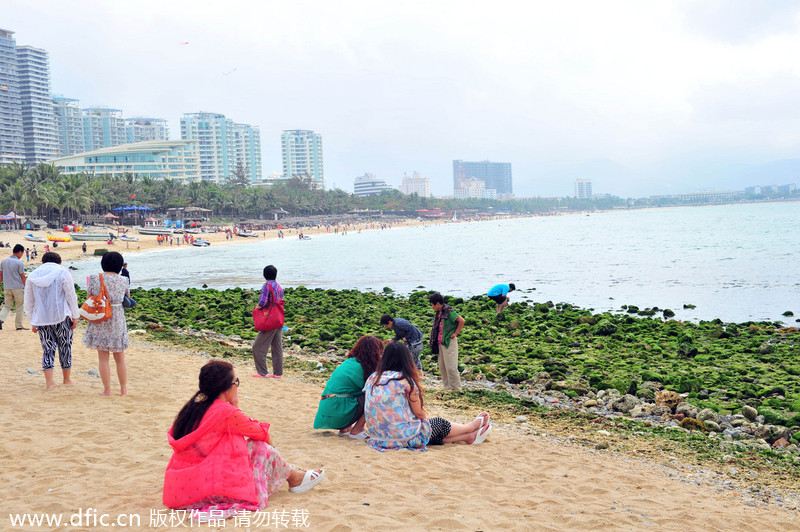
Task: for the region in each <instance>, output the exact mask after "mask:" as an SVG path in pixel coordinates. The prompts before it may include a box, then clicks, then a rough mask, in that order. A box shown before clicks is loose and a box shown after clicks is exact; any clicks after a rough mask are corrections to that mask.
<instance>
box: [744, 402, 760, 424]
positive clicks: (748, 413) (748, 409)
mask: <svg viewBox="0 0 800 532" xmlns="http://www.w3.org/2000/svg"><path fill="white" fill-rule="evenodd" d="M742 414H744V417H746V418H747V419H748V420H750V421H755V420H756V417H757V416H758V410H756V409H755V408H753V407H752V406H747V405H745V406H743V407H742Z"/></svg>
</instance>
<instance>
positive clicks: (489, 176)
mask: <svg viewBox="0 0 800 532" xmlns="http://www.w3.org/2000/svg"><path fill="white" fill-rule="evenodd" d="M471 177H475V178H477V179H480V180H481V181H483V182H484V183H485V184H486V188H487V189H494V190H495V191H497V196H498V197H501V198H502V197H509V196H512V195H513V194H514V188H513V186H512V182H511V163H493V162H491V161H478V162H470V161H462V160H454V161H453V191H456V190H458V189H459V188H463V183H464V182H465V181H466V180H467V179H469V178H471Z"/></svg>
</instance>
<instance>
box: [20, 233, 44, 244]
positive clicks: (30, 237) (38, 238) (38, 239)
mask: <svg viewBox="0 0 800 532" xmlns="http://www.w3.org/2000/svg"><path fill="white" fill-rule="evenodd" d="M24 238H25V240H29V241H31V242H47V239H46V238H45V237H43V236H34V235H32V234H30V233H28V234H27V235H25V237H24Z"/></svg>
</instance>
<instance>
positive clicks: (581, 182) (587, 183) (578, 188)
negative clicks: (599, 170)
mask: <svg viewBox="0 0 800 532" xmlns="http://www.w3.org/2000/svg"><path fill="white" fill-rule="evenodd" d="M575 197H576V198H578V199H592V180H591V179H576V180H575Z"/></svg>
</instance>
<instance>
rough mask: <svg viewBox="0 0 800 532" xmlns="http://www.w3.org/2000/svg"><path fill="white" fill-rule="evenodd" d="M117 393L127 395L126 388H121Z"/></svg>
mask: <svg viewBox="0 0 800 532" xmlns="http://www.w3.org/2000/svg"><path fill="white" fill-rule="evenodd" d="M119 394H120V395H128V389H127V388H123V389H121V390H120V391H119Z"/></svg>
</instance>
